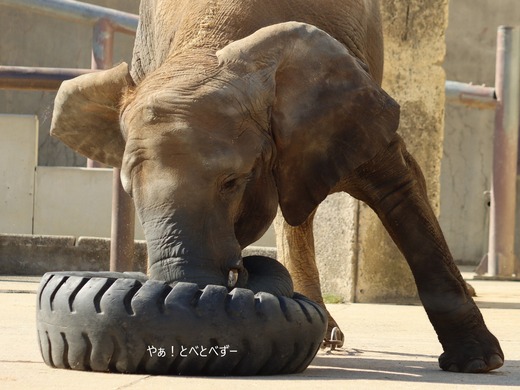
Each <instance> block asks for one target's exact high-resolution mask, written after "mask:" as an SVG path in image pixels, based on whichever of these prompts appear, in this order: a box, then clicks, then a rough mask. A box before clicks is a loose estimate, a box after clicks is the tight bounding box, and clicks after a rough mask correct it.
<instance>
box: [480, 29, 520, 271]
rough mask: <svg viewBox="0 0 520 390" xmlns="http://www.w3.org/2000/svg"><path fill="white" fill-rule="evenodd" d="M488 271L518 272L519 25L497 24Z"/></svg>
mask: <svg viewBox="0 0 520 390" xmlns="http://www.w3.org/2000/svg"><path fill="white" fill-rule="evenodd" d="M495 88H496V94H497V100H498V102H497V107H496V115H495V134H494V145H493V173H492V183H491V211H490V229H489V253H488V272H487V273H488V275H489V276H491V277H506V278H511V277H512V276H513V275H514V274H515V263H516V260H515V252H514V245H515V207H516V177H517V157H518V131H519V124H520V122H519V107H520V27H505V26H501V27H499V28H498V35H497V63H496V79H495Z"/></svg>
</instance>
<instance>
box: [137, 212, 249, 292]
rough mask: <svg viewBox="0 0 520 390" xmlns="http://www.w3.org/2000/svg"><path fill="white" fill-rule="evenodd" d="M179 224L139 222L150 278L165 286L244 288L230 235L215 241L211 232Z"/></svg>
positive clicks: (242, 270) (176, 219) (171, 220)
mask: <svg viewBox="0 0 520 390" xmlns="http://www.w3.org/2000/svg"><path fill="white" fill-rule="evenodd" d="M182 221H183V219H182V218H179V217H178V216H175V217H171V216H170V217H159V218H153V219H148V220H146V221H144V222H143V229H144V232H145V236H146V241H147V245H148V274H149V276H150V278H152V279H157V280H163V281H166V282H167V283H169V284H173V283H176V282H190V283H196V284H197V285H198V286H199V287H200V288H204V287H205V286H207V285H209V284H213V285H221V286H226V287H228V288H233V287H245V286H246V284H247V271H246V270H245V268H244V266H243V262H242V256H241V248H240V246H239V244H238V242H237V241H236V239H235V237H234V234H233V235H232V237H224V236H223V235H222V233H221V232H220V233H218V237H217V234H215V232H209V231H204V230H200V229H195V228H194V227H193V226H190V224H189V223H186V222H182Z"/></svg>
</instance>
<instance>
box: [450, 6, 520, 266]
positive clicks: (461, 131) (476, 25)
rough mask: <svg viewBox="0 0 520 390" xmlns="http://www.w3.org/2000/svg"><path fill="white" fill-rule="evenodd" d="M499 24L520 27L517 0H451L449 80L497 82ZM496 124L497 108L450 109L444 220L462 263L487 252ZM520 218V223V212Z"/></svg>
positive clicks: (518, 223) (519, 11)
mask: <svg viewBox="0 0 520 390" xmlns="http://www.w3.org/2000/svg"><path fill="white" fill-rule="evenodd" d="M499 25H520V2H519V1H518V0H451V1H450V15H449V26H448V30H447V33H446V41H447V53H446V61H445V63H444V68H445V69H446V74H447V78H448V79H449V80H457V81H461V82H473V83H474V84H486V85H488V86H493V85H494V84H495V59H496V55H495V53H496V32H497V28H498V26H499ZM493 128H494V111H487V110H477V109H469V108H465V107H456V106H447V107H446V128H445V142H444V153H443V159H442V173H441V188H442V191H441V202H440V205H441V209H440V223H441V226H442V228H443V230H444V233H445V235H446V239H447V241H448V244H449V245H450V248H451V250H452V252H453V255H454V257H455V259H456V260H457V261H458V262H463V263H468V264H478V262H479V261H480V259H481V258H482V256H483V255H484V254H485V253H486V252H487V245H488V223H489V207H488V201H489V197H488V195H487V191H489V189H490V176H491V170H492V151H493ZM518 194H519V195H520V192H518ZM519 199H520V197H519ZM517 203H518V204H520V201H519V202H517ZM517 208H518V207H517ZM518 211H519V212H520V210H518ZM517 221H518V222H517V225H519V226H520V215H519V216H518V217H517ZM516 237H520V231H518V234H516ZM518 241H520V239H517V247H518V244H520V242H518ZM516 253H517V256H520V249H518V248H517V251H516Z"/></svg>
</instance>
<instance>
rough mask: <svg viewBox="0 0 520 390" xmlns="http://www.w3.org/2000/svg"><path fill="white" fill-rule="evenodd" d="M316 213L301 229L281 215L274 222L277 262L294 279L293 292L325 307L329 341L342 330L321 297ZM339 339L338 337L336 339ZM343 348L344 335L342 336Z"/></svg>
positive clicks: (327, 338) (326, 337) (300, 226)
mask: <svg viewBox="0 0 520 390" xmlns="http://www.w3.org/2000/svg"><path fill="white" fill-rule="evenodd" d="M314 215H315V212H314V213H312V214H311V215H310V216H309V217H308V218H307V220H306V221H305V222H304V223H303V224H301V225H299V226H291V225H289V224H288V223H287V222H286V221H285V219H284V218H283V216H282V214H281V213H280V212H278V214H277V216H276V218H275V230H276V246H277V253H278V260H279V261H280V262H281V263H282V264H283V265H284V266H285V267H286V268H287V270H288V271H289V273H290V274H291V277H292V279H293V284H294V291H297V292H299V293H300V294H303V295H305V296H307V297H308V298H310V299H312V300H313V301H314V302H316V303H318V304H319V305H320V306H322V307H323V308H324V309H325V310H326V311H327V315H328V326H327V334H326V335H325V339H326V340H330V339H331V335H332V330H333V329H334V328H338V329H339V326H338V324H337V323H336V321H335V320H334V318H332V316H331V315H330V313H329V312H328V310H327V308H326V307H325V303H324V301H323V296H322V294H321V285H320V277H319V272H318V267H317V266H316V255H315V250H314V234H313V221H314ZM336 338H338V335H336ZM339 338H340V340H341V343H340V344H339V345H338V346H342V345H343V339H344V338H343V334H342V333H341V331H340V332H339Z"/></svg>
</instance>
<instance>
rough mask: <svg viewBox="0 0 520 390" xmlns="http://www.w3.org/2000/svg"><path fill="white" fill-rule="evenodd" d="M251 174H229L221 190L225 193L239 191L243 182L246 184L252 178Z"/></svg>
mask: <svg viewBox="0 0 520 390" xmlns="http://www.w3.org/2000/svg"><path fill="white" fill-rule="evenodd" d="M250 176H251V175H249V174H247V175H235V174H233V175H229V176H227V177H226V178H225V179H224V180H223V181H222V184H221V186H220V191H221V192H222V193H223V194H229V193H232V192H234V191H237V190H238V189H239V188H241V187H242V185H243V184H246V183H247V181H248V180H249V179H250Z"/></svg>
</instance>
